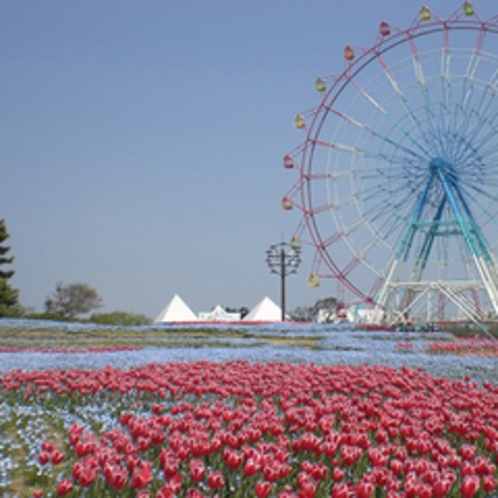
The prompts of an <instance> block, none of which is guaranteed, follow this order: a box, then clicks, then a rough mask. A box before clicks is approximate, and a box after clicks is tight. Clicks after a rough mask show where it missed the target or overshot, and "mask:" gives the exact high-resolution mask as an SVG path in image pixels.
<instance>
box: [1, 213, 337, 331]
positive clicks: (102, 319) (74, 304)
mask: <svg viewBox="0 0 498 498" xmlns="http://www.w3.org/2000/svg"><path fill="white" fill-rule="evenodd" d="M9 236H10V235H9V233H8V231H7V226H6V223H5V220H3V219H0V318H2V317H26V318H39V319H50V320H61V321H73V320H81V319H82V316H84V315H88V313H90V312H92V311H94V310H97V309H99V308H101V307H102V305H103V303H102V299H101V297H100V296H99V294H98V292H97V291H96V290H95V289H93V288H92V287H90V286H89V285H87V284H84V283H81V282H76V283H71V284H63V283H61V282H59V283H58V284H57V285H56V287H55V291H54V292H53V293H52V294H50V295H49V296H48V297H47V298H46V300H45V306H44V311H43V312H42V313H29V312H27V311H26V310H25V309H24V308H23V306H22V305H21V304H20V302H19V291H18V290H17V289H14V288H13V287H12V286H11V284H10V282H9V280H10V279H11V278H12V277H13V275H14V270H13V269H12V263H13V262H14V257H13V256H11V255H9V253H10V249H11V248H10V247H9V246H7V245H5V242H6V241H7V239H8V238H9ZM339 305H340V303H339V302H338V301H337V299H336V298H334V297H327V298H323V299H319V300H318V301H316V303H315V304H314V305H312V306H299V307H297V308H296V309H295V310H293V311H291V312H290V313H289V314H290V318H291V320H293V321H298V322H312V321H314V320H316V317H317V315H318V313H319V312H320V313H321V315H322V316H321V318H322V320H323V321H325V322H327V321H331V320H333V319H334V318H335V315H336V312H337V309H338V307H339ZM226 311H234V312H239V313H240V314H241V317H242V318H243V317H244V316H245V315H247V313H249V308H247V307H246V306H243V307H241V308H229V307H227V308H226ZM87 320H88V321H90V322H93V323H99V324H102V325H147V324H150V323H151V320H150V318H148V317H146V316H145V315H141V314H134V313H128V312H125V311H114V312H110V313H93V314H92V315H90V317H89V318H88V319H87Z"/></svg>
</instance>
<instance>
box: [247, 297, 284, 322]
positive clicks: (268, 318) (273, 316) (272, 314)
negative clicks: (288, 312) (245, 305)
mask: <svg viewBox="0 0 498 498" xmlns="http://www.w3.org/2000/svg"><path fill="white" fill-rule="evenodd" d="M244 321H246V322H281V321H282V309H281V308H280V307H279V306H277V305H276V304H275V303H274V302H273V301H272V300H271V299H270V298H269V297H265V298H264V299H263V300H262V301H260V302H259V303H258V304H257V305H256V306H254V308H253V309H252V310H251V311H250V313H249V314H247V315H246V316H245V317H244Z"/></svg>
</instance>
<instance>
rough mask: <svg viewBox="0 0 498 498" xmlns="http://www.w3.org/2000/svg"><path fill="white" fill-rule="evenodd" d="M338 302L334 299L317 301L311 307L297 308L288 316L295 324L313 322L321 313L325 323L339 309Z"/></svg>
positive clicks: (326, 298) (328, 298)
mask: <svg viewBox="0 0 498 498" xmlns="http://www.w3.org/2000/svg"><path fill="white" fill-rule="evenodd" d="M339 304H340V303H339V302H338V301H337V299H336V298H335V297H325V298H323V299H319V300H318V301H316V303H315V304H313V305H312V306H299V307H297V308H296V309H295V310H293V311H292V312H291V314H290V316H291V319H292V320H294V321H296V322H313V321H315V320H316V319H317V316H318V313H319V312H320V311H321V313H322V318H323V319H325V320H324V321H325V322H328V321H331V320H332V319H333V317H334V316H335V313H336V311H337V309H338V308H339Z"/></svg>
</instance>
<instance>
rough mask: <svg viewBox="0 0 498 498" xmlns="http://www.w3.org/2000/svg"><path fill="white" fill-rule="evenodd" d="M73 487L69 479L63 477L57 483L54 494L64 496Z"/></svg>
mask: <svg viewBox="0 0 498 498" xmlns="http://www.w3.org/2000/svg"><path fill="white" fill-rule="evenodd" d="M72 489H73V482H72V481H71V479H63V480H62V481H60V482H59V484H57V489H56V494H57V496H65V495H67V494H69V493H70V492H71V491H72Z"/></svg>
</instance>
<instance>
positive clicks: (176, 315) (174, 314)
mask: <svg viewBox="0 0 498 498" xmlns="http://www.w3.org/2000/svg"><path fill="white" fill-rule="evenodd" d="M197 321H198V318H197V316H196V315H195V313H194V312H193V311H192V310H191V309H190V308H189V307H188V306H187V305H186V304H185V302H184V301H183V299H182V298H181V297H180V296H179V295H178V294H175V296H174V297H173V299H172V300H171V301H170V302H169V303H168V304H167V305H166V306H165V307H164V309H163V310H162V311H161V313H159V315H158V316H157V318H156V319H155V320H154V323H166V322H167V323H171V322H175V323H176V322H197Z"/></svg>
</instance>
